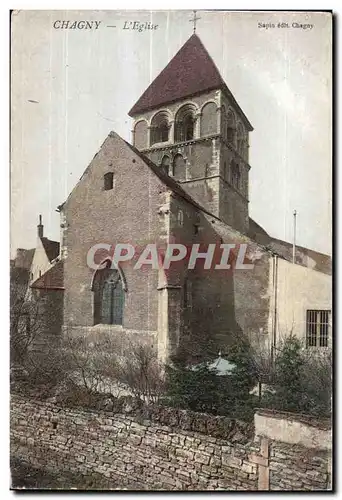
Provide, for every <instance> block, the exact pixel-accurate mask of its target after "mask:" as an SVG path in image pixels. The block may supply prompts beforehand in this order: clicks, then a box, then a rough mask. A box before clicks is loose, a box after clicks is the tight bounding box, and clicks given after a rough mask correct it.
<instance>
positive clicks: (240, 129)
mask: <svg viewBox="0 0 342 500" xmlns="http://www.w3.org/2000/svg"><path fill="white" fill-rule="evenodd" d="M244 139H245V138H244V133H243V126H242V125H241V123H239V125H238V128H237V151H238V153H239V154H240V155H241V156H243V154H244V146H245V140H244Z"/></svg>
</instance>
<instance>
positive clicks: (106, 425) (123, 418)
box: [11, 395, 329, 490]
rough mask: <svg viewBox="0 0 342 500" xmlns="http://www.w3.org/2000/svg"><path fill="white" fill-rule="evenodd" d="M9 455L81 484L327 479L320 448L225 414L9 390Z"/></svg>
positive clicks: (225, 484) (307, 482)
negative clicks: (101, 404)
mask: <svg viewBox="0 0 342 500" xmlns="http://www.w3.org/2000/svg"><path fill="white" fill-rule="evenodd" d="M266 418H267V417H266ZM11 454H12V456H13V457H15V458H18V459H20V460H22V461H26V462H29V463H30V464H31V465H33V466H38V467H40V468H43V469H45V470H48V471H51V472H55V473H56V472H57V473H59V474H62V471H63V470H65V471H71V472H74V473H76V474H78V475H79V477H80V483H82V480H83V479H84V480H85V479H87V480H89V477H93V478H94V480H96V488H98V489H102V488H108V487H110V484H111V481H113V482H116V484H117V483H118V481H119V484H121V485H122V487H123V488H124V487H125V485H131V484H132V483H134V484H135V485H136V487H137V488H142V489H161V490H220V489H224V490H258V489H259V490H260V489H263V490H267V489H275V490H276V489H285V490H291V489H299V490H305V489H308V490H325V489H327V487H328V483H329V477H328V471H329V453H328V452H327V451H326V450H316V449H309V448H304V447H302V446H299V445H294V446H293V445H289V444H287V443H281V442H278V441H274V442H273V441H271V440H269V439H268V438H267V437H264V436H258V435H255V434H254V426H253V425H251V424H247V423H243V422H238V421H235V420H231V419H229V418H228V417H214V416H210V415H204V414H198V413H193V412H188V411H182V410H175V409H168V408H146V409H144V410H142V411H140V412H139V414H138V413H136V414H134V415H124V414H113V413H109V412H104V411H103V412H99V411H96V412H95V411H86V410H82V409H75V408H74V409H70V408H68V409H67V408H61V407H58V406H57V405H55V404H53V403H48V402H41V401H36V400H24V399H22V398H21V397H19V396H17V395H15V396H13V397H12V400H11ZM88 483H89V481H88ZM88 483H87V484H88Z"/></svg>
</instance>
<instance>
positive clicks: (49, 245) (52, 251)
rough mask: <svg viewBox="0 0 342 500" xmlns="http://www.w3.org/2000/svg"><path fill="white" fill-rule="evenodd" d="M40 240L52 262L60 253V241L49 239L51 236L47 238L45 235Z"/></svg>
mask: <svg viewBox="0 0 342 500" xmlns="http://www.w3.org/2000/svg"><path fill="white" fill-rule="evenodd" d="M40 240H41V242H42V245H43V247H44V250H45V253H46V255H47V258H48V259H49V261H50V262H52V261H53V260H54V259H56V257H58V255H59V242H58V241H53V240H49V238H45V236H43V237H42V238H40Z"/></svg>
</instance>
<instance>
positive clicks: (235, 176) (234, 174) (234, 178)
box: [230, 161, 241, 189]
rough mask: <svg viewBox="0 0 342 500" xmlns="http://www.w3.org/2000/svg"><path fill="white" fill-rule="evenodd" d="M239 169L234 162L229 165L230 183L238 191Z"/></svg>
mask: <svg viewBox="0 0 342 500" xmlns="http://www.w3.org/2000/svg"><path fill="white" fill-rule="evenodd" d="M240 177H241V175H240V169H239V165H238V164H237V163H235V162H234V161H233V162H232V164H231V178H230V182H231V184H232V185H233V187H235V189H240Z"/></svg>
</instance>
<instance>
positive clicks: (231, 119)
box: [226, 110, 236, 146]
mask: <svg viewBox="0 0 342 500" xmlns="http://www.w3.org/2000/svg"><path fill="white" fill-rule="evenodd" d="M226 121H227V141H228V142H230V143H231V144H233V145H234V146H235V140H236V121H235V115H234V113H233V111H232V110H230V111H228V115H227V120H226Z"/></svg>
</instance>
